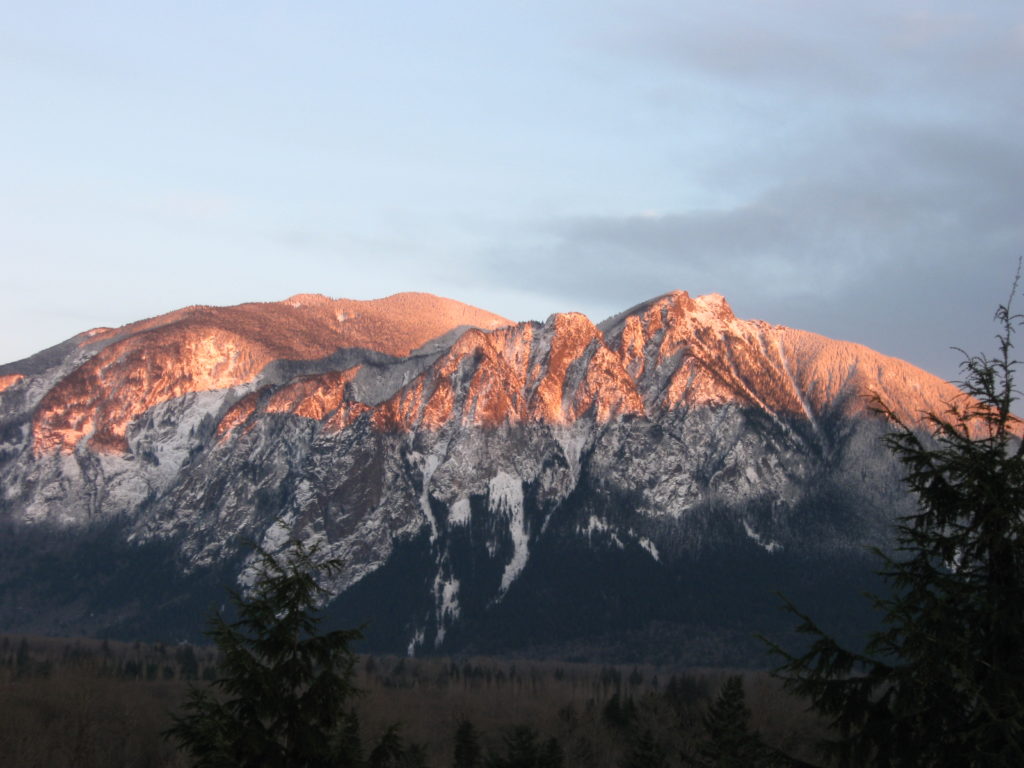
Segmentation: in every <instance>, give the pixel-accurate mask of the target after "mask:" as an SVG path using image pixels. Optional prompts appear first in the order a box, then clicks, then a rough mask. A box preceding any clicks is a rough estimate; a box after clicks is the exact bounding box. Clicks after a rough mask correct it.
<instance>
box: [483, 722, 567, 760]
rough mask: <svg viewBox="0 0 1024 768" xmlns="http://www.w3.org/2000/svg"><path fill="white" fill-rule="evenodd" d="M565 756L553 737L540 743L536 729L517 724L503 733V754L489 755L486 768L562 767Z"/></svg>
mask: <svg viewBox="0 0 1024 768" xmlns="http://www.w3.org/2000/svg"><path fill="white" fill-rule="evenodd" d="M564 762H565V757H564V754H563V752H562V747H561V745H560V744H559V743H558V740H557V739H555V738H550V739H548V740H547V741H546V742H544V743H540V737H539V735H538V734H537V731H536V730H534V729H533V728H531V727H530V726H528V725H517V726H516V727H515V728H513V729H512V730H511V731H509V732H508V733H507V734H506V735H505V754H504V755H491V757H490V759H489V760H488V761H487V765H488V768H562V766H563V764H564Z"/></svg>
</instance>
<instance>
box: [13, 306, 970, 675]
mask: <svg viewBox="0 0 1024 768" xmlns="http://www.w3.org/2000/svg"><path fill="white" fill-rule="evenodd" d="M873 394H874V395H877V396H878V397H880V398H882V399H883V400H884V401H885V402H886V403H888V404H890V405H891V406H893V407H895V408H896V409H897V410H898V412H899V413H900V414H901V415H902V416H903V417H904V418H905V419H907V420H908V421H911V422H913V421H914V420H916V419H918V418H919V417H920V414H921V413H923V412H926V411H935V410H941V409H942V408H943V407H944V404H945V403H946V402H948V401H950V400H951V399H953V398H954V397H956V396H957V394H958V392H957V390H956V389H955V388H954V387H952V386H951V385H949V384H946V383H945V382H943V381H941V380H939V379H938V378H936V377H934V376H931V375H930V374H928V373H925V372H924V371H921V370H919V369H917V368H915V367H913V366H911V365H909V364H908V363H905V362H902V361H900V360H896V359H893V358H889V357H885V356H883V355H880V354H878V353H876V352H873V351H872V350H870V349H867V348H865V347H863V346H860V345H857V344H852V343H848V342H841V341H833V340H830V339H827V338H824V337H822V336H818V335H816V334H813V333H808V332H805V331H799V330H794V329H790V328H785V327H782V326H777V325H770V324H768V323H765V322H761V321H754V320H741V319H738V318H736V317H735V315H734V314H733V312H732V310H731V309H730V307H729V305H728V303H727V302H726V300H725V299H724V298H723V297H721V296H718V295H710V296H701V297H697V298H693V297H691V296H689V295H688V294H687V293H685V292H673V293H669V294H666V295H664V296H659V297H657V298H655V299H652V300H650V301H648V302H645V303H643V304H640V305H637V306H635V307H633V308H631V309H628V310H626V311H625V312H623V313H621V314H619V315H616V316H615V317H612V318H609V319H608V320H606V321H604V322H602V323H600V324H599V325H595V324H594V323H592V322H591V321H590V320H589V319H588V318H587V317H585V316H584V315H581V314H577V313H566V314H555V315H552V316H551V317H549V318H548V319H547V320H546V321H545V322H543V323H539V322H527V323H513V322H511V321H508V320H506V319H504V318H501V317H498V316H497V315H493V314H491V313H488V312H485V311H482V310H479V309H475V308H473V307H470V306H467V305H465V304H461V303H459V302H455V301H451V300H448V299H442V298H438V297H435V296H430V295H427V294H397V295H395V296H390V297H388V298H385V299H379V300H375V301H351V300H345V299H337V300H335V299H328V298H326V297H324V296H318V295H300V296H294V297H292V298H290V299H288V300H286V301H283V302H279V303H268V304H243V305H240V306H236V307H188V308H185V309H182V310H178V311H176V312H172V313H170V314H167V315H162V316H160V317H156V318H152V319H149V320H143V321H140V322H138V323H133V324H131V325H127V326H124V327H122V328H117V329H108V328H100V329H94V330H91V331H88V332H86V333H83V334H80V335H79V336H76V337H74V338H72V339H69V340H68V341H66V342H64V343H63V344H60V345H58V346H56V347H53V348H51V349H48V350H45V351H43V352H40V353H39V354H37V355H35V356H33V357H30V358H27V359H25V360H22V361H19V362H16V363H11V364H8V365H4V366H0V480H2V488H3V492H2V498H0V526H2V527H0V558H2V560H0V561H2V563H3V565H0V595H2V597H0V628H2V629H5V630H7V631H38V632H54V633H63V634H71V633H79V632H86V633H101V634H110V635H112V636H123V637H162V638H165V639H168V638H185V637H189V638H191V637H195V636H196V635H197V634H198V632H199V631H200V630H201V629H202V627H203V624H204V620H205V617H206V616H207V615H208V613H209V608H210V606H211V605H214V604H216V603H218V602H220V601H222V600H223V585H224V584H236V585H237V584H242V585H244V584H246V583H247V582H248V580H249V579H251V575H252V574H251V570H250V561H249V560H248V559H247V555H248V552H249V551H250V550H251V545H252V543H253V542H257V543H259V544H261V545H263V546H264V547H267V548H269V549H271V550H274V549H276V548H279V547H281V546H282V545H283V544H284V543H285V542H287V540H288V539H289V538H291V537H296V536H297V537H301V538H306V539H313V540H316V541H320V542H322V544H323V546H324V551H325V552H326V553H329V554H332V555H337V556H339V557H341V558H342V559H343V560H344V561H345V563H346V568H345V571H344V573H343V575H342V576H340V577H339V578H338V579H337V580H336V581H334V582H333V583H331V584H329V585H328V586H329V588H330V590H331V593H332V594H334V595H336V597H335V598H334V599H333V600H332V601H331V603H330V604H329V605H328V606H327V610H328V612H329V614H330V615H331V616H332V617H333V618H334V619H335V620H338V621H345V622H348V623H350V624H361V623H363V622H364V621H366V622H369V623H368V625H367V628H366V635H367V643H368V645H367V647H368V648H370V649H372V650H380V651H403V652H410V653H418V652H452V653H455V652H458V653H470V652H487V653H498V652H503V653H532V654H545V655H558V656H564V657H572V658H593V659H620V660H621V659H633V658H637V659H638V658H645V659H655V660H665V661H676V662H687V663H702V664H715V663H729V664H742V663H756V660H757V656H758V653H759V646H758V645H757V643H756V642H755V641H753V640H752V639H751V635H752V633H753V632H757V631H761V632H772V631H783V628H784V627H785V626H787V625H788V624H789V623H791V622H790V620H789V619H788V617H786V616H784V615H782V614H781V613H780V612H779V611H777V610H776V606H777V600H776V599H775V598H773V596H772V592H773V591H774V590H783V591H784V592H785V593H786V594H787V595H789V596H791V597H793V598H794V599H795V600H796V602H798V603H799V604H801V605H802V606H804V605H812V606H821V609H822V610H823V611H824V615H825V617H826V620H827V621H832V622H834V625H835V627H836V631H838V632H840V633H843V632H844V631H849V632H850V633H851V634H855V633H860V632H862V630H863V622H864V621H866V620H867V619H866V618H865V615H864V614H863V612H859V608H858V607H857V606H858V605H859V604H860V603H859V602H858V601H857V600H856V597H855V596H856V594H857V593H858V592H859V591H861V590H862V589H864V588H865V586H867V585H870V584H871V581H870V575H869V574H870V571H871V568H872V567H873V564H874V563H873V561H872V560H871V559H870V558H869V557H867V556H866V555H865V547H867V546H881V547H885V546H887V545H888V543H889V541H890V530H891V523H892V520H893V518H894V516H895V515H897V514H901V513H905V512H907V511H909V510H911V509H912V508H913V507H912V500H911V499H909V498H908V497H907V495H906V493H905V491H904V490H903V488H902V485H901V483H900V477H901V470H900V468H899V467H898V466H897V465H896V464H895V463H894V462H893V460H892V458H891V457H890V456H889V454H888V452H887V451H886V450H885V448H884V447H883V445H882V444H881V441H880V437H881V435H883V434H884V433H885V431H886V425H885V424H884V423H883V421H882V420H881V419H880V418H879V417H878V416H877V415H876V414H875V413H874V412H873V411H872V409H871V404H870V401H869V398H870V397H871V396H872V395H873Z"/></svg>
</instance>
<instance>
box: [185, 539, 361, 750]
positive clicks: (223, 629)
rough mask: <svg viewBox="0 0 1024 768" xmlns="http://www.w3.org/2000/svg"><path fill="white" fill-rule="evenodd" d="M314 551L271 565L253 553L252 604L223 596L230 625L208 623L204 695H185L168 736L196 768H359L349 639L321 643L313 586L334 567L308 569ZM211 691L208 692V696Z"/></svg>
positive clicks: (333, 635) (324, 638)
mask: <svg viewBox="0 0 1024 768" xmlns="http://www.w3.org/2000/svg"><path fill="white" fill-rule="evenodd" d="M315 554H316V550H315V549H314V550H310V549H307V548H305V547H304V546H303V545H302V544H301V543H300V542H293V543H292V544H291V546H290V547H289V550H288V554H287V555H286V556H284V557H283V558H282V559H281V560H278V559H277V558H275V557H274V556H272V555H271V554H269V553H268V552H266V551H264V550H262V549H260V550H258V551H257V557H258V560H259V569H260V570H259V575H258V577H257V579H256V582H255V584H254V585H253V588H252V592H251V596H250V597H248V598H245V597H242V596H241V595H240V594H238V593H233V594H232V601H233V603H234V604H235V606H236V608H237V610H238V616H239V618H238V620H237V621H234V622H232V623H228V622H227V621H226V620H225V619H224V618H223V617H222V616H221V615H220V614H217V615H216V616H214V618H213V620H212V622H211V629H210V630H209V633H208V634H209V635H210V636H211V637H212V638H213V640H214V642H216V644H217V646H218V648H219V649H220V661H219V667H220V673H221V676H220V677H218V678H217V679H216V680H214V681H213V683H212V689H214V690H210V689H198V688H193V689H192V690H191V692H190V694H189V698H188V700H187V702H186V704H185V706H184V714H181V715H179V716H177V717H175V719H174V726H173V727H172V728H170V729H169V730H168V731H167V735H168V736H170V737H171V738H173V739H175V740H177V741H178V742H179V743H180V744H181V746H182V747H183V748H184V749H185V751H187V752H188V753H189V754H190V755H191V756H192V758H193V759H194V761H195V764H196V765H197V766H200V767H201V768H208V767H209V768H212V767H213V766H218V767H220V766H224V767H227V766H232V768H257V766H258V767H259V768H319V767H320V766H323V767H324V768H326V767H327V766H331V767H332V768H334V767H335V766H339V767H342V768H343V767H344V766H354V765H359V764H361V762H362V760H361V757H362V755H361V750H360V745H359V727H358V721H357V719H356V716H355V713H354V711H353V710H352V709H351V706H350V703H351V700H352V698H353V697H354V696H355V694H356V693H357V691H356V689H355V687H354V685H353V682H352V675H353V664H354V656H353V654H352V651H351V650H349V644H350V643H351V642H352V641H353V640H356V639H357V638H359V637H360V633H359V631H358V630H338V631H334V632H328V633H325V634H321V633H320V632H319V626H318V625H319V622H320V619H319V617H318V616H317V615H316V614H315V609H316V606H317V603H318V601H319V600H320V599H322V598H323V597H324V596H325V595H326V590H324V589H323V588H322V587H321V586H320V585H319V583H318V581H317V576H318V575H319V574H324V575H330V574H333V573H336V572H337V570H338V569H339V568H340V567H341V565H340V562H339V561H338V560H333V559H332V560H327V561H325V562H322V563H318V564H315V563H314V556H315ZM214 691H216V692H214Z"/></svg>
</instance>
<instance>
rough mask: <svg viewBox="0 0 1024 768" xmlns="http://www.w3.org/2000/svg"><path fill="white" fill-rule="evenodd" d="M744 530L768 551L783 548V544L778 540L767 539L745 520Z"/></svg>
mask: <svg viewBox="0 0 1024 768" xmlns="http://www.w3.org/2000/svg"><path fill="white" fill-rule="evenodd" d="M742 522H743V530H745V531H746V532H747V536H748V537H749V538H750V539H752V540H753V541H754V543H755V544H757V546H759V547H761V548H762V549H764V550H765V551H766V552H775V551H776V550H779V549H782V545H781V544H779V543H778V542H777V541H765V540H764V538H763V537H762V536H761V534H759V533H758V532H757V531H755V530H754V529H753V528H751V527H750V523H748V522H747V521H746V520H743V521H742Z"/></svg>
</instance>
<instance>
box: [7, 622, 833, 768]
mask: <svg viewBox="0 0 1024 768" xmlns="http://www.w3.org/2000/svg"><path fill="white" fill-rule="evenodd" d="M216 665H217V650H216V648H214V647H212V646H211V647H197V646H191V645H186V644H181V645H165V644H143V643H134V644H130V643H120V642H114V641H100V640H90V639H78V640H60V639H53V638H33V637H18V636H6V637H0V763H2V764H3V765H5V766H12V768H20V766H26V768H27V767H30V766H54V765H74V766H77V767H80V768H90V766H97V767H99V766H103V767H104V768H106V767H107V766H133V767H134V766H139V768H177V767H178V766H186V765H188V762H187V760H186V758H185V757H184V756H183V755H182V754H181V753H180V752H179V750H178V749H177V747H176V745H175V744H174V743H173V742H168V741H167V740H166V739H164V738H162V736H161V734H162V732H163V731H164V730H166V729H167V728H168V727H169V726H170V725H171V713H172V712H176V711H179V710H180V707H181V705H182V703H183V702H184V701H185V698H186V696H187V693H188V690H189V687H190V686H199V687H204V686H206V685H208V683H209V681H210V680H211V679H212V678H213V677H214V676H215V675H216V674H217V673H216ZM726 679H727V675H726V673H724V672H721V671H681V670H670V669H666V668H657V667H652V666H633V665H630V666H610V665H605V666H599V665H587V664H570V663H560V662H541V661H524V660H496V659H483V658H464V659H444V658H418V659H417V658H404V657H373V656H361V657H359V660H358V665H357V668H356V675H355V683H356V685H357V687H358V688H359V689H360V691H361V694H360V695H359V696H358V700H357V712H358V716H359V727H360V730H361V731H362V732H363V733H364V734H365V736H366V738H365V743H366V744H367V745H371V744H373V743H376V740H377V739H378V737H379V735H380V734H381V733H385V732H387V731H388V730H389V729H391V728H392V727H393V726H394V725H395V724H396V723H397V724H398V726H397V728H394V729H393V732H392V734H391V739H390V741H389V742H388V743H389V744H390V745H391V747H392V754H393V755H394V756H395V759H394V760H393V761H392V762H391V763H387V762H385V763H383V764H385V765H388V764H391V765H396V766H397V765H404V766H409V768H414V767H415V766H429V768H449V766H455V767H457V768H471V767H472V766H479V767H480V768H485V767H488V766H494V767H495V768H501V766H510V767H511V766H538V768H541V767H544V768H548V767H550V768H556V767H557V766H564V767H565V768H569V767H571V766H593V767H594V768H603V767H607V768H634V767H636V766H641V765H643V766H650V768H657V766H682V765H689V764H691V763H688V762H686V760H687V759H689V758H691V757H692V758H694V759H698V758H699V755H700V752H701V748H702V745H704V744H706V742H707V740H708V731H707V727H706V726H707V724H706V722H705V720H706V717H707V712H708V709H709V706H710V705H711V704H712V703H713V701H714V700H715V697H716V696H718V695H719V692H720V690H721V689H722V687H723V683H724V681H725V680H726ZM744 679H745V691H746V696H747V701H746V704H747V706H748V707H749V708H750V717H749V721H748V726H749V729H750V730H751V731H752V732H753V731H757V732H759V733H760V734H761V736H762V738H763V739H764V740H765V742H767V743H769V744H772V745H774V746H776V747H782V748H785V750H786V751H787V752H788V753H790V754H804V755H806V756H810V755H811V754H813V748H812V742H813V741H814V739H815V737H816V736H817V735H819V734H820V732H819V731H818V730H817V726H816V724H815V723H814V722H813V721H812V720H810V719H809V718H808V717H807V716H806V715H805V714H804V713H803V705H802V704H801V702H799V701H795V700H793V699H792V698H789V697H787V696H786V695H784V694H783V693H782V692H781V691H780V689H779V686H778V684H777V682H776V681H774V680H772V679H771V678H770V677H769V676H768V675H766V674H762V673H750V674H747V675H746V676H745V678H744ZM367 751H369V746H368V747H367ZM399 756H400V757H399ZM368 757H369V755H367V758H368ZM386 757H387V756H386V755H385V758H386Z"/></svg>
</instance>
